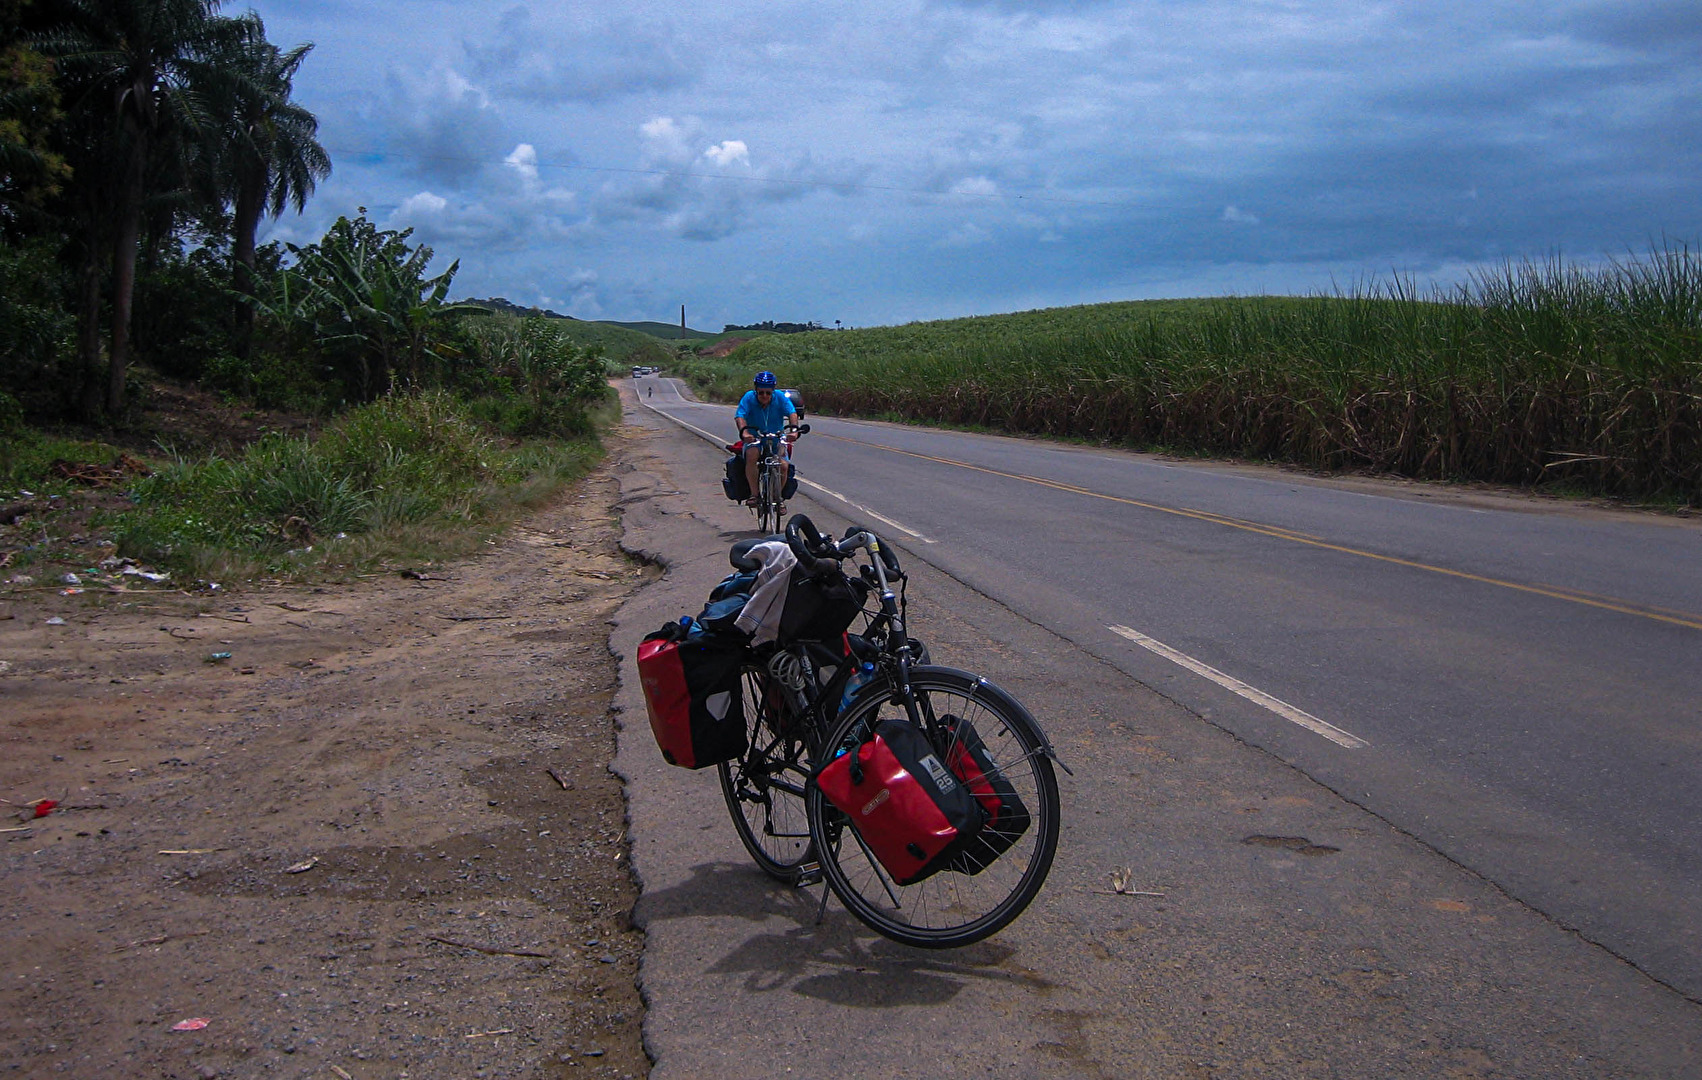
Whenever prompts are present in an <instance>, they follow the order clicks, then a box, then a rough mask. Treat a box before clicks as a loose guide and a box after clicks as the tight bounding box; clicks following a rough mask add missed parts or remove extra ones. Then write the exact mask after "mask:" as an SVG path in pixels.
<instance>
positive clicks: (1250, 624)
mask: <svg viewBox="0 0 1702 1080" xmlns="http://www.w3.org/2000/svg"><path fill="white" fill-rule="evenodd" d="M634 385H635V386H642V387H644V389H643V390H642V391H641V393H644V394H646V395H647V396H645V397H644V398H643V403H644V404H646V405H649V406H650V407H651V408H652V409H655V410H658V411H660V412H662V413H665V414H666V415H668V416H670V417H673V418H675V419H677V420H679V421H680V422H682V423H684V424H688V425H691V426H692V427H694V428H697V429H699V430H701V431H703V432H705V433H707V434H709V435H711V436H713V437H714V438H716V439H717V440H725V439H728V438H730V437H731V429H732V423H731V410H730V409H729V408H728V407H726V406H711V405H703V404H699V403H695V402H691V401H688V400H686V399H685V398H683V397H682V396H681V395H680V393H679V392H678V388H677V386H676V384H674V383H673V382H672V381H670V380H663V379H646V380H640V381H638V382H636V383H635V384H634ZM809 422H810V424H811V425H812V428H813V432H812V434H810V435H809V436H806V437H805V438H804V440H803V441H802V442H800V444H799V446H798V449H797V452H796V461H797V463H798V468H799V472H800V475H801V476H802V477H803V478H804V480H805V483H806V485H807V486H806V489H805V490H806V491H807V492H809V493H810V494H812V495H814V496H815V497H817V498H818V499H820V500H822V501H823V502H824V504H826V505H829V506H833V507H835V508H837V509H839V510H841V511H842V512H844V513H845V514H846V515H847V516H849V517H851V518H854V519H855V518H861V519H862V520H864V522H865V523H866V524H870V525H872V526H873V527H875V528H876V529H877V530H881V531H883V532H885V533H887V534H889V535H890V536H892V538H893V539H895V540H896V541H897V542H898V543H899V544H900V545H901V546H902V547H904V548H905V549H906V550H908V551H909V552H910V553H911V554H912V555H913V556H919V557H920V558H921V559H923V560H925V561H927V562H928V563H930V564H931V565H933V566H934V567H937V568H938V569H940V570H941V571H944V572H945V573H946V574H948V575H949V576H950V577H952V578H954V579H956V580H957V581H960V582H962V583H964V584H966V585H968V586H969V587H971V588H972V589H974V590H976V591H978V592H980V593H982V594H984V595H985V596H986V597H988V598H990V599H991V600H993V601H996V602H997V603H998V604H1001V605H1003V606H1005V607H1007V608H1008V609H1010V610H1011V611H1013V612H1016V613H1019V614H1020V615H1021V616H1023V617H1026V618H1027V619H1030V620H1033V621H1034V622H1035V623H1037V624H1039V625H1040V626H1043V627H1045V628H1047V629H1048V630H1049V631H1051V632H1053V633H1055V634H1057V635H1060V636H1061V637H1062V638H1064V639H1066V640H1067V641H1069V642H1071V643H1072V644H1073V645H1075V646H1076V647H1079V648H1080V649H1082V650H1084V651H1085V652H1086V653H1088V654H1090V655H1092V656H1094V657H1097V658H1099V659H1101V660H1103V661H1105V662H1106V663H1108V664H1110V665H1112V666H1114V667H1115V668H1117V669H1118V670H1120V671H1122V672H1123V673H1125V674H1127V675H1128V676H1132V677H1133V678H1134V679H1136V680H1138V681H1139V682H1141V683H1144V684H1145V685H1146V686H1149V687H1152V688H1154V689H1155V690H1157V691H1159V692H1160V693H1161V694H1163V695H1164V696H1166V697H1168V698H1169V699H1171V700H1173V701H1174V702H1176V703H1178V704H1180V705H1181V706H1183V707H1184V708H1186V709H1188V710H1190V711H1192V712H1194V713H1196V714H1198V715H1200V716H1203V717H1205V718H1207V719H1209V720H1210V721H1211V722H1212V723H1214V724H1216V725H1218V726H1220V727H1222V728H1224V729H1226V730H1227V731H1229V732H1232V733H1233V734H1234V735H1236V736H1238V737H1239V738H1241V739H1243V740H1245V741H1247V742H1249V743H1251V744H1253V745H1255V746H1257V747H1259V748H1261V749H1263V750H1265V751H1267V752H1269V753H1270V754H1272V755H1275V756H1276V757H1278V758H1280V759H1281V760H1282V761H1284V762H1288V763H1290V764H1292V765H1293V766H1295V767H1297V768H1298V769H1300V770H1302V771H1303V772H1304V773H1305V774H1306V775H1307V776H1309V777H1311V778H1313V779H1315V780H1317V781H1318V782H1320V783H1321V784H1323V785H1325V786H1327V787H1328V788H1329V789H1330V790H1332V791H1333V792H1335V793H1337V794H1338V795H1340V796H1341V797H1342V798H1343V799H1345V800H1348V801H1349V802H1351V803H1353V804H1355V805H1357V806H1360V807H1363V808H1365V809H1367V810H1369V811H1371V812H1372V813H1374V814H1376V815H1377V816H1378V817H1381V818H1382V819H1383V820H1385V821H1387V822H1389V823H1391V824H1392V825H1394V826H1395V827H1396V828H1398V829H1400V830H1402V831H1404V832H1406V833H1408V834H1410V835H1412V836H1414V837H1416V838H1417V839H1419V840H1420V841H1422V842H1423V843H1424V844H1426V845H1429V846H1430V847H1431V848H1433V849H1434V850H1436V851H1438V852H1440V853H1442V854H1444V855H1445V856H1446V857H1447V858H1448V859H1450V860H1453V861H1454V862H1455V863H1457V864H1458V865H1460V866H1462V867H1465V868H1468V869H1469V870H1471V871H1474V872H1476V873H1478V874H1480V875H1482V877H1483V878H1485V879H1486V880H1487V881H1489V882H1492V883H1493V884H1494V885H1496V886H1498V887H1500V888H1501V889H1503V890H1505V892H1506V893H1507V894H1508V895H1510V896H1512V897H1514V898H1516V899H1517V900H1518V901H1520V902H1522V903H1523V904H1526V905H1529V906H1530V907H1531V908H1533V909H1535V910H1536V911H1538V912H1541V913H1543V914H1544V915H1546V916H1548V917H1549V918H1551V919H1553V920H1554V921H1555V922H1556V923H1557V924H1559V925H1560V926H1562V927H1565V928H1567V929H1571V930H1575V931H1576V932H1577V933H1578V934H1579V935H1581V936H1582V937H1583V938H1584V939H1586V940H1588V941H1590V942H1592V943H1595V944H1597V945H1599V946H1600V947H1602V948H1604V949H1606V950H1609V951H1610V952H1611V953H1612V954H1614V955H1615V956H1617V957H1620V958H1622V959H1623V960H1625V961H1627V962H1629V963H1630V964H1632V965H1635V966H1636V967H1637V968H1638V969H1640V970H1641V971H1642V972H1644V973H1645V974H1646V975H1648V976H1649V977H1651V978H1653V979H1655V980H1657V981H1658V982H1660V983H1662V984H1664V985H1666V986H1667V987H1670V988H1672V989H1674V990H1676V991H1677V992H1678V993H1680V994H1682V995H1684V996H1686V997H1688V998H1689V999H1690V1000H1691V1001H1693V1002H1696V1001H1702V824H1699V823H1702V527H1699V525H1698V523H1696V522H1695V521H1691V520H1680V519H1670V518H1661V517H1656V516H1652V515H1633V514H1625V513H1617V512H1611V511H1602V510H1592V509H1587V508H1579V507H1569V506H1565V505H1561V504H1556V503H1553V502H1550V501H1545V500H1533V499H1526V498H1521V497H1517V496H1496V495H1492V494H1473V493H1470V492H1459V491H1451V490H1448V489H1443V488H1439V487H1436V486H1428V485H1404V484H1391V483H1376V482H1370V481H1359V482H1351V481H1350V482H1334V481H1323V480H1317V479H1313V478H1307V477H1300V476H1294V475H1288V474H1285V473H1283V472H1280V471H1277V470H1273V469H1266V468H1232V467H1224V466H1221V465H1204V464H1198V465H1196V464H1188V463H1178V462H1176V461H1172V460H1160V459H1157V458H1154V457H1152V456H1148V455H1140V454H1133V453H1125V452H1119V451H1110V450H1103V449H1097V448H1079V447H1073V446H1065V445H1059V444H1055V443H1046V442H1040V441H1032V440H1019V439H1010V438H1000V437H992V436H985V435H974V434H965V433H958V432H949V431H938V430H931V429H923V428H911V427H904V426H898V425H889V424H875V423H864V422H853V421H842V420H834V419H825V418H819V417H811V418H809ZM709 479H711V481H712V479H713V478H712V477H711V478H709ZM847 504H849V505H847Z"/></svg>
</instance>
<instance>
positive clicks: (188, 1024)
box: [171, 1016, 212, 1031]
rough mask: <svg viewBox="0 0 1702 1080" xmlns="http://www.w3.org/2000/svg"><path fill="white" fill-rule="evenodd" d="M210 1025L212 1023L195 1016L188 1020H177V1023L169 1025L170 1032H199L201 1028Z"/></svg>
mask: <svg viewBox="0 0 1702 1080" xmlns="http://www.w3.org/2000/svg"><path fill="white" fill-rule="evenodd" d="M210 1023H212V1021H211V1020H208V1019H207V1018H206V1017H204V1016H196V1017H192V1018H190V1019H188V1020H179V1021H178V1022H177V1023H175V1024H173V1025H171V1030H173V1031H200V1030H201V1029H202V1028H204V1027H206V1026H207V1025H208V1024H210Z"/></svg>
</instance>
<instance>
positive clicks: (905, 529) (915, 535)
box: [798, 476, 933, 544]
mask: <svg viewBox="0 0 1702 1080" xmlns="http://www.w3.org/2000/svg"><path fill="white" fill-rule="evenodd" d="M798 483H800V484H803V485H805V486H806V487H813V488H815V489H816V490H817V491H819V492H821V493H822V494H823V495H831V496H833V497H834V498H835V499H838V500H839V501H840V502H842V503H844V504H845V505H846V506H849V507H851V508H852V509H854V510H856V511H857V512H858V513H859V514H867V515H869V516H870V517H872V518H874V519H875V520H876V521H878V522H880V523H881V524H882V525H890V526H892V527H893V528H895V529H897V530H898V531H899V532H901V533H903V534H904V535H906V536H908V537H911V538H912V539H915V540H920V541H921V542H922V543H924V544H931V543H933V541H932V540H930V539H928V538H927V537H926V536H923V535H922V534H921V533H919V532H917V531H916V530H915V529H912V528H910V527H909V526H908V525H900V524H899V523H898V522H896V521H894V520H892V519H891V518H889V517H887V516H885V515H884V514H877V513H875V512H874V511H873V510H870V509H869V508H868V507H866V506H863V505H860V504H858V503H854V502H852V501H851V500H850V499H847V498H846V497H845V496H843V495H841V494H840V493H839V492H837V491H831V490H829V489H828V488H824V487H822V486H821V485H820V484H818V483H816V482H815V481H814V480H806V479H804V478H803V477H801V476H800V477H798Z"/></svg>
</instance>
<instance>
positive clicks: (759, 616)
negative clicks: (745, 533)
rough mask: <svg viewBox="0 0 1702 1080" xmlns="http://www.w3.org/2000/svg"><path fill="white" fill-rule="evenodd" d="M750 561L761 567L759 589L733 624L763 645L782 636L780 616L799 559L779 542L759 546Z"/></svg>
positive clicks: (753, 590) (751, 554) (751, 553)
mask: <svg viewBox="0 0 1702 1080" xmlns="http://www.w3.org/2000/svg"><path fill="white" fill-rule="evenodd" d="M750 558H751V560H752V561H754V562H758V563H761V564H762V569H761V570H759V571H757V575H756V588H754V589H752V590H751V598H750V599H749V600H748V601H746V602H745V606H744V607H743V608H742V609H740V611H739V617H738V618H737V619H734V620H733V622H734V625H736V626H737V627H738V628H739V629H740V630H743V631H744V632H745V633H747V634H750V635H752V637H751V644H753V645H762V644H764V643H766V642H770V641H773V640H774V639H775V638H777V637H779V636H780V613H781V612H782V611H784V610H786V591H787V589H788V588H789V587H790V586H791V583H792V568H793V567H794V566H797V565H798V557H797V556H796V555H794V554H792V549H791V548H789V547H787V546H786V544H785V543H784V542H782V541H779V540H770V541H768V542H767V543H765V544H756V545H754V546H753V547H752V548H751V550H750Z"/></svg>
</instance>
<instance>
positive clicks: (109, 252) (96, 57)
mask: <svg viewBox="0 0 1702 1080" xmlns="http://www.w3.org/2000/svg"><path fill="white" fill-rule="evenodd" d="M219 6H220V5H219V3H218V0H155V2H150V3H136V2H132V0H0V166H3V167H0V575H4V578H0V580H4V579H10V580H12V582H13V583H14V584H18V583H20V582H31V583H33V584H36V585H45V584H47V583H49V582H51V583H53V584H59V583H61V582H62V581H63V573H64V572H71V573H77V572H78V571H79V570H80V571H81V572H82V573H81V575H80V576H83V577H88V576H91V572H94V573H93V574H92V576H93V577H94V578H96V579H98V580H107V579H112V581H113V582H116V581H117V579H118V578H119V577H120V576H121V575H122V573H123V571H124V570H126V569H129V570H135V569H136V567H137V565H139V564H145V565H146V566H148V567H152V568H154V569H152V570H149V571H148V572H149V573H163V572H169V573H171V574H172V575H173V577H172V578H171V579H170V580H171V581H172V582H173V583H174V584H184V585H187V584H192V583H193V582H194V581H196V580H203V581H212V580H215V579H216V580H220V581H226V582H228V581H234V580H239V579H242V578H245V577H279V576H302V575H313V574H325V573H333V574H335V573H342V572H347V571H359V570H362V569H367V568H372V567H376V566H379V565H385V564H390V565H394V564H397V563H402V564H404V565H406V564H409V563H414V562H419V561H422V560H428V559H432V558H436V557H440V556H447V555H449V554H452V553H454V552H456V551H461V550H465V549H466V548H467V547H469V546H470V545H472V544H475V543H477V542H478V539H479V538H480V537H482V536H486V535H489V533H490V531H491V530H493V529H495V528H499V527H500V526H501V524H502V523H503V522H504V521H505V520H508V519H509V518H511V517H512V516H513V515H514V514H516V513H518V512H519V511H520V510H522V509H525V508H527V507H530V506H533V505H536V504H537V503H538V502H539V500H541V499H543V498H546V497H547V496H548V494H549V493H550V492H552V491H554V490H556V489H557V488H559V487H560V486H561V485H562V484H564V483H566V482H568V481H570V480H572V479H574V478H576V477H578V476H580V475H583V473H584V472H586V471H587V470H588V469H589V468H590V467H591V465H592V464H594V462H595V461H596V460H597V459H598V458H599V456H600V449H599V446H598V442H597V436H596V432H597V428H598V425H599V419H603V420H606V419H607V417H608V416H609V414H610V404H609V403H610V399H611V391H610V390H609V388H608V385H607V377H608V374H609V365H610V361H609V360H607V359H605V349H606V348H607V347H608V346H610V345H611V344H613V345H616V346H617V347H620V348H621V350H622V352H623V353H633V352H635V351H643V352H644V355H645V356H646V357H648V358H649V359H648V360H647V361H646V362H656V363H660V362H665V361H667V360H670V359H672V357H673V355H674V350H673V348H672V347H671V346H664V345H663V344H662V343H660V342H657V341H655V340H654V339H651V338H647V337H645V336H644V335H641V334H634V333H631V332H630V331H622V330H618V329H617V328H612V327H610V328H606V329H603V330H597V329H589V328H590V327H594V326H595V325H596V324H587V323H581V322H578V321H577V320H570V319H561V318H544V317H541V316H526V315H521V314H516V313H511V312H505V311H493V310H492V309H491V307H490V306H489V305H485V306H479V305H473V304H465V303H455V302H452V301H451V300H450V299H449V296H450V290H451V288H452V285H453V282H454V279H455V276H456V273H457V270H458V263H456V262H455V261H453V260H450V261H448V262H447V265H444V264H443V263H442V261H440V260H438V259H437V257H436V254H435V253H434V252H433V250H432V249H431V248H430V247H427V246H425V245H421V244H416V243H414V242H413V240H412V237H411V234H410V232H409V231H407V230H401V231H398V230H392V229H386V228H383V227H382V226H381V225H380V224H378V223H375V222H373V221H372V220H370V219H369V218H368V217H367V214H366V211H365V209H364V208H361V209H357V210H356V211H355V212H354V213H353V214H352V215H349V216H344V217H340V218H338V219H337V221H336V222H335V223H334V224H333V225H332V226H331V227H330V228H329V229H328V230H327V231H326V233H325V235H324V236H323V237H322V238H321V239H320V240H319V241H317V242H316V243H312V244H308V245H305V246H299V247H298V246H294V245H282V244H276V243H273V244H257V243H256V234H257V231H258V228H259V225H260V223H261V222H262V221H264V220H265V219H266V218H269V217H277V216H280V215H282V214H284V213H285V212H286V211H288V210H290V209H291V208H294V209H295V210H298V211H299V210H300V209H301V208H302V207H303V206H304V205H305V203H306V201H307V199H308V198H309V197H310V196H311V195H312V193H313V192H314V190H315V188H316V187H317V186H318V184H319V183H320V182H322V181H323V180H324V179H325V178H326V177H327V176H328V175H329V174H330V171H331V160H330V157H329V156H328V155H327V153H326V152H325V150H324V148H323V147H322V146H320V144H319V142H318V138H317V129H318V121H317V120H316V118H315V117H314V116H313V115H312V114H311V113H310V112H308V111H307V110H306V109H304V108H302V107H301V105H300V104H299V103H297V102H296V101H294V99H293V89H292V82H293V79H294V76H295V74H296V73H297V72H298V71H299V70H300V68H301V66H302V65H303V64H304V63H305V62H308V60H309V58H310V53H311V49H312V47H311V46H310V45H298V46H294V47H292V48H287V49H286V48H282V47H280V46H278V45H275V44H273V43H272V42H270V41H269V40H268V39H267V37H266V31H265V26H264V25H263V23H262V21H261V19H260V17H259V16H258V15H256V14H254V13H252V12H249V13H247V14H243V15H240V16H236V17H227V16H224V15H221V14H220V13H219ZM629 337H630V338H631V339H633V340H628V338H629ZM622 359H623V360H624V359H625V357H624V355H623V356H622ZM168 405H170V406H172V407H171V408H168V407H167V406H168ZM138 579H139V580H153V579H151V578H140V575H137V574H131V575H129V576H128V578H127V579H125V580H124V582H123V583H124V584H136V583H138Z"/></svg>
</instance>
